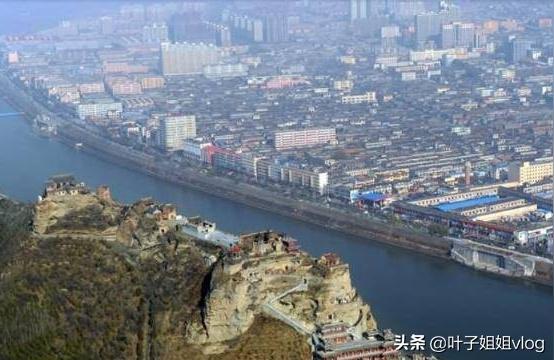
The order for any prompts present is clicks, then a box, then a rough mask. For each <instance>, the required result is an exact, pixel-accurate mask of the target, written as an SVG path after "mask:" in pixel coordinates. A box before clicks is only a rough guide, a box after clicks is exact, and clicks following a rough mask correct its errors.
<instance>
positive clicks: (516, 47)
mask: <svg viewBox="0 0 554 360" xmlns="http://www.w3.org/2000/svg"><path fill="white" fill-rule="evenodd" d="M532 44H533V42H532V41H530V40H526V39H514V40H512V48H511V59H510V60H511V61H512V63H514V64H515V63H518V62H520V61H523V60H525V59H526V58H527V52H528V51H529V50H531V45H532Z"/></svg>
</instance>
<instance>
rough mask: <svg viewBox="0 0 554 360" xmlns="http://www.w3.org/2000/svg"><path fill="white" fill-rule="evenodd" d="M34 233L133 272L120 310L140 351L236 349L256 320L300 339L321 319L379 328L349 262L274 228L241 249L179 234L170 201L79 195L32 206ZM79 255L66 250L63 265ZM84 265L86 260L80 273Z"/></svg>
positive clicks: (357, 328) (245, 239)
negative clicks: (317, 252)
mask: <svg viewBox="0 0 554 360" xmlns="http://www.w3.org/2000/svg"><path fill="white" fill-rule="evenodd" d="M32 237H33V238H34V240H33V241H35V242H37V243H38V244H41V243H42V244H43V246H47V247H50V246H62V245H63V246H64V247H68V246H72V247H77V249H78V247H79V244H81V243H82V241H83V240H89V245H87V246H89V247H90V248H91V249H93V250H90V251H95V252H97V253H98V254H100V253H102V252H101V251H100V250H102V251H103V252H105V253H109V254H110V256H113V257H114V259H116V260H114V261H118V262H120V263H121V264H123V265H121V267H122V268H124V267H127V269H128V270H127V271H128V272H129V273H130V274H133V277H130V278H129V279H128V282H129V283H130V284H132V290H130V291H128V293H129V294H128V297H129V298H132V299H133V301H132V304H131V303H129V305H130V308H132V309H133V310H132V311H131V310H129V309H126V311H127V313H126V314H125V317H126V318H129V319H133V321H132V325H133V326H132V327H131V330H125V331H126V333H125V336H126V338H127V339H132V342H130V340H126V341H127V342H129V343H127V342H126V343H125V346H126V348H127V347H128V348H129V349H136V351H137V354H139V355H140V356H142V355H144V354H145V352H146V351H150V352H151V356H155V357H156V358H160V359H173V358H187V356H189V355H190V354H192V352H191V351H193V352H197V353H198V354H200V355H198V356H200V358H206V356H208V355H213V356H215V357H217V356H218V355H217V354H222V353H223V352H225V351H237V350H236V348H234V346H236V344H237V343H240V342H241V341H240V339H241V337H242V336H244V334H247V333H249V329H251V328H252V326H253V324H256V323H257V322H259V321H260V318H262V317H265V318H268V317H269V318H274V319H278V320H279V321H281V322H283V323H284V324H286V325H288V326H289V327H290V328H291V329H294V330H296V331H297V333H299V334H301V335H302V336H303V337H304V338H305V339H306V341H307V339H308V335H309V334H311V333H312V332H313V331H314V330H315V327H316V326H317V325H321V324H326V323H330V322H338V321H341V322H344V323H346V324H348V326H349V327H350V330H351V331H352V332H353V333H357V334H362V333H363V332H365V331H368V330H373V329H375V328H376V323H375V320H374V318H373V316H372V314H371V311H370V308H369V306H368V305H367V304H364V303H363V301H362V299H361V298H360V297H359V296H358V295H357V292H356V289H354V288H353V287H352V284H351V279H350V272H349V267H348V265H347V264H344V263H342V262H341V261H340V259H338V257H336V256H334V255H332V254H328V255H326V256H323V257H322V258H320V259H315V258H312V257H310V256H309V255H308V254H307V253H305V252H302V251H299V250H298V248H297V247H296V246H295V245H294V244H295V243H294V241H293V239H290V238H287V237H286V236H284V235H283V234H280V233H275V232H271V231H270V232H260V233H254V234H250V235H248V236H242V237H241V238H240V241H239V244H237V246H235V247H233V248H231V249H221V248H217V247H215V246H212V245H208V244H206V243H204V242H199V241H198V240H194V239H192V238H191V237H190V235H185V234H184V233H182V232H181V231H180V230H179V222H178V221H176V214H175V212H174V208H173V207H171V206H169V205H163V204H158V203H156V202H155V201H153V200H151V199H142V200H140V201H138V202H136V203H134V204H132V205H129V206H127V205H123V204H118V203H116V202H114V201H112V200H111V199H105V198H102V197H101V196H98V195H97V194H92V193H75V194H63V195H52V196H49V197H47V198H45V199H43V200H42V201H40V202H39V203H37V204H36V206H35V211H34V219H33V234H32ZM59 237H63V238H64V241H63V242H60V241H58V240H57V239H58V238H59ZM47 241H48V243H47ZM95 242H98V244H101V246H100V245H99V246H97V245H95ZM50 244H51V245H50ZM59 244H62V245H59ZM35 248H36V246H35ZM50 253H52V254H56V253H61V252H59V251H58V250H55V249H52V250H49V252H48V254H50ZM76 253H79V254H81V253H82V252H78V251H77V252H76ZM72 256H73V255H72ZM43 260H44V261H45V262H46V263H47V262H48V259H47V258H46V259H43ZM100 260H101V259H100V258H98V259H97V260H96V263H99V264H102V263H103V262H101V261H100ZM78 261H80V260H79V258H78V257H72V258H71V261H69V262H68V264H71V263H73V262H78ZM118 264H119V263H118ZM88 265H90V264H89V263H86V262H83V266H82V271H83V273H86V266H88ZM68 266H69V265H68ZM91 266H92V265H91ZM114 268H115V269H118V268H116V267H114V266H112V265H110V268H109V269H108V270H109V271H108V274H109V276H116V277H117V276H119V275H118V274H117V273H116V274H115V275H114V274H112V273H111V271H112V269H114ZM23 270H24V269H23ZM94 271H95V269H91V274H92V273H94ZM118 271H119V270H118ZM110 286H114V287H116V286H123V285H121V284H117V283H116V282H114V284H111V283H110ZM129 286H130V285H129ZM59 287H61V288H67V287H68V286H67V285H65V284H59ZM83 287H85V285H83ZM77 290H78V289H76V290H71V291H70V295H71V294H72V292H74V291H77ZM79 291H80V290H79ZM76 293H77V292H76ZM106 293H109V291H106ZM74 296H75V297H76V298H78V296H79V295H74ZM114 296H115V298H113V299H111V300H110V301H116V298H117V295H115V294H114ZM99 299H100V298H99ZM133 311H135V312H136V314H134V313H133ZM114 316H117V317H118V318H123V315H122V314H115V315H114ZM110 324H111V323H110ZM114 326H115V325H114ZM118 326H119V325H118ZM249 336H252V335H251V334H250V335H249ZM98 346H99V347H100V346H101V344H100V343H99V344H98ZM114 346H118V345H117V344H116V345H114ZM83 349H85V350H86V343H84V345H83ZM148 349H150V350H148ZM191 349H192V350H191ZM114 351H115V350H114ZM134 351H135V350H134ZM190 356H192V355H190ZM124 358H125V357H124ZM193 358H196V357H193Z"/></svg>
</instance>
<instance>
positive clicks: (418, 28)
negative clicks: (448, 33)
mask: <svg viewBox="0 0 554 360" xmlns="http://www.w3.org/2000/svg"><path fill="white" fill-rule="evenodd" d="M441 24H442V18H441V15H440V14H439V13H436V12H428V13H423V14H418V15H416V16H415V43H416V44H415V45H416V47H417V48H419V49H421V48H423V47H424V46H425V44H426V43H427V42H429V41H434V42H435V43H436V42H437V39H438V37H439V35H440V33H441Z"/></svg>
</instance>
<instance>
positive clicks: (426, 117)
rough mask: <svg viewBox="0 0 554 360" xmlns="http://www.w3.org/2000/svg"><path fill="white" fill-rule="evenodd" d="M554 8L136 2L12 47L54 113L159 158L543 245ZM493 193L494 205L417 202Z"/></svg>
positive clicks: (16, 70) (377, 0) (23, 77)
mask: <svg viewBox="0 0 554 360" xmlns="http://www.w3.org/2000/svg"><path fill="white" fill-rule="evenodd" d="M549 6H550V5H549V4H541V5H537V7H529V8H521V6H519V7H517V8H518V10H519V11H518V12H515V11H513V10H514V7H513V6H512V4H511V3H510V2H501V3H498V4H496V3H495V4H493V5H490V6H489V5H488V4H481V3H476V4H471V5H465V4H464V5H463V6H462V5H461V4H456V3H455V2H453V1H440V2H439V1H437V2H427V3H424V2H422V1H411V0H410V1H408V0H406V1H381V0H351V1H349V2H342V1H337V2H332V1H328V2H323V3H316V2H312V1H302V2H294V3H291V4H288V5H287V6H283V7H282V8H280V9H278V11H275V12H274V13H268V12H267V11H265V10H264V9H262V7H261V6H258V5H256V4H255V3H250V4H249V3H233V4H218V5H214V4H210V5H209V6H208V4H203V3H194V4H193V3H185V4H182V3H163V4H137V5H132V6H127V5H126V6H124V7H122V8H121V11H119V12H113V13H107V14H105V16H103V17H101V18H95V19H86V20H82V21H81V20H79V21H77V20H75V21H74V20H69V21H65V22H63V23H60V24H59V26H57V27H55V28H52V29H48V30H45V31H43V32H41V34H40V36H38V35H36V36H17V35H12V36H6V37H4V38H2V45H1V48H0V51H1V52H2V54H3V65H2V66H3V67H4V68H5V69H6V70H7V73H8V74H9V76H10V77H11V78H12V79H14V81H16V82H18V83H19V84H20V85H21V86H23V87H26V88H27V89H28V91H29V93H30V94H32V95H33V96H35V97H36V98H37V99H38V100H40V101H41V102H42V103H44V104H45V106H47V107H49V108H50V109H51V110H53V111H54V112H55V113H57V114H60V116H62V117H64V118H66V119H72V120H73V121H75V122H76V123H77V124H79V126H84V127H86V128H87V131H89V132H90V133H91V134H94V135H95V136H101V137H103V138H106V139H109V140H111V141H114V142H117V143H118V144H121V145H122V146H126V147H130V148H133V149H142V150H144V152H145V153H147V154H148V155H149V156H150V157H151V158H153V159H157V161H164V162H170V163H171V164H172V166H175V167H179V166H187V167H197V168H198V169H199V171H200V170H205V171H208V170H213V171H214V172H215V173H218V174H220V175H224V176H228V177H233V178H235V179H236V180H237V181H246V182H251V183H256V184H258V185H259V186H263V187H266V188H269V189H272V190H277V191H280V192H283V191H284V192H286V193H289V194H291V195H292V196H295V197H299V198H306V199H308V198H309V199H311V200H313V201H318V202H321V203H322V204H325V205H328V206H338V207H340V208H342V209H345V211H352V212H368V213H370V212H371V216H377V217H384V218H386V219H388V218H389V217H390V216H394V215H392V214H395V213H396V214H397V215H398V216H400V215H402V218H403V219H405V220H406V221H408V222H414V223H415V224H417V223H419V222H426V223H427V224H430V223H431V222H434V223H440V224H442V225H445V224H446V225H448V227H449V229H450V230H449V231H450V233H451V235H452V234H454V233H456V232H457V233H458V234H459V235H460V236H470V235H471V234H477V233H478V234H484V236H481V238H486V237H487V236H489V234H495V236H496V235H498V238H502V239H504V240H503V241H504V243H505V245H506V246H518V247H522V248H525V247H526V245H525V244H531V243H534V245H532V246H531V245H529V246H528V247H527V248H526V249H527V250H528V251H536V252H537V253H539V254H540V253H543V252H544V251H543V250H541V249H542V248H543V247H545V246H547V242H548V241H550V239H551V235H550V234H551V231H549V230H548V229H547V230H544V229H542V228H540V226H539V225H537V226H538V227H537V226H534V225H533V224H535V223H540V222H541V220H540V219H541V218H543V217H544V218H546V217H549V216H550V215H549V212H551V211H552V210H551V209H548V207H545V203H546V202H547V201H548V199H549V196H550V197H551V190H548V189H543V190H540V191H539V190H536V189H538V188H539V187H540V186H543V185H544V186H546V185H545V184H546V183H548V181H549V180H550V179H551V177H552V146H551V136H552V125H551V118H550V109H551V102H552V77H551V66H552V64H553V63H554V54H553V48H552V35H551V26H552V20H551V19H550V18H548V17H545V15H544V14H547V13H549V12H548V11H549V10H550V8H549ZM361 43H363V44H364V46H359V45H360V44H361ZM506 184H513V186H512V185H510V186H507V185H506ZM482 186H485V187H491V188H493V189H495V190H494V191H492V190H491V193H490V194H486V195H482V196H486V197H490V198H487V199H488V200H490V201H488V200H486V201H485V200H483V199H480V196H481V195H479V196H476V199H477V200H476V202H475V203H473V202H468V203H462V204H458V205H459V206H458V205H453V206H443V205H444V204H433V205H431V206H429V205H425V204H423V203H421V202H420V200H417V199H425V198H435V197H440V196H443V195H445V194H451V195H453V196H454V195H456V194H458V195H459V196H461V197H463V196H465V195H464V194H468V193H472V191H473V190H472V189H473V188H475V187H482ZM531 189H533V190H531ZM508 192H510V194H508ZM511 192H517V193H518V194H519V195H517V196H515V195H514V194H512V193H511ZM504 194H508V195H504ZM458 195H456V196H458ZM465 200H467V199H464V201H465ZM414 201H416V203H414ZM452 201H453V200H445V201H443V202H445V203H448V202H452ZM483 201H485V202H483ZM437 206H439V207H437ZM471 229H473V230H471ZM499 229H500V230H499ZM537 229H540V230H537ZM471 231H473V232H471ZM521 231H527V235H520V234H525V233H522V232H521ZM470 232H471V234H470ZM535 233H541V234H543V235H544V234H546V237H545V238H544V239H543V240H537V241H527V242H526V241H523V240H521V241H518V240H517V239H524V238H525V237H527V238H533V237H534V236H535V235H534V234H535ZM510 234H511V235H510ZM471 236H473V235H471ZM541 236H542V235H541ZM473 237H475V236H473ZM477 237H478V236H477ZM493 237H494V236H493Z"/></svg>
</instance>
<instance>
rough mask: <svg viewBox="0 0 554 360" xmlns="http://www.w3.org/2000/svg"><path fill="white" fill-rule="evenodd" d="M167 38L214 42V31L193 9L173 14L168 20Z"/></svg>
mask: <svg viewBox="0 0 554 360" xmlns="http://www.w3.org/2000/svg"><path fill="white" fill-rule="evenodd" d="M169 38H170V40H171V41H173V42H205V43H213V42H214V40H215V39H214V32H213V31H212V30H210V29H208V27H207V26H206V24H205V22H204V21H203V20H202V14H201V13H199V12H195V11H190V12H185V13H181V14H175V15H173V16H172V17H171V19H170V20H169Z"/></svg>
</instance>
